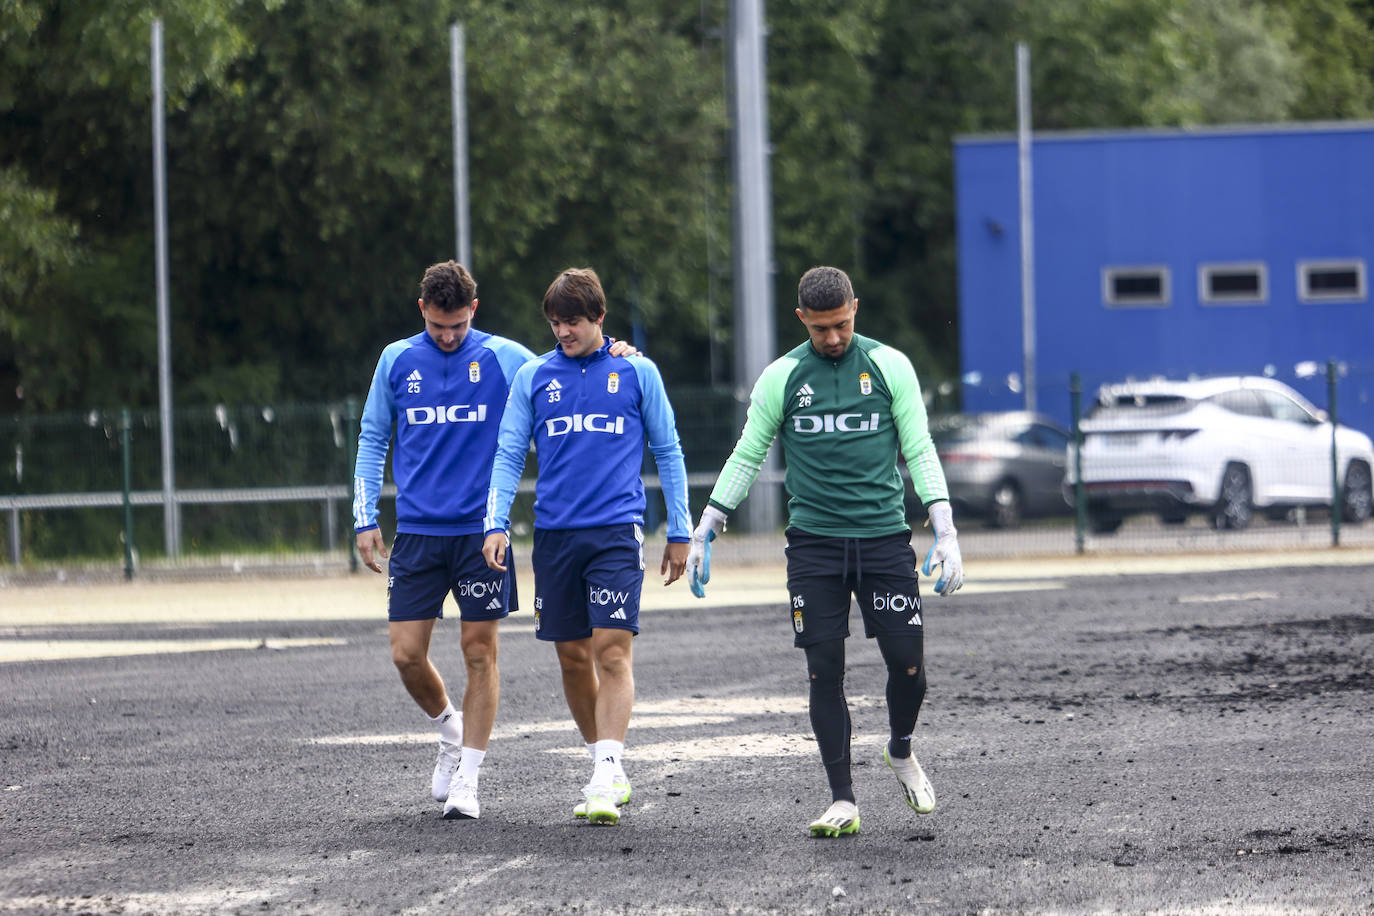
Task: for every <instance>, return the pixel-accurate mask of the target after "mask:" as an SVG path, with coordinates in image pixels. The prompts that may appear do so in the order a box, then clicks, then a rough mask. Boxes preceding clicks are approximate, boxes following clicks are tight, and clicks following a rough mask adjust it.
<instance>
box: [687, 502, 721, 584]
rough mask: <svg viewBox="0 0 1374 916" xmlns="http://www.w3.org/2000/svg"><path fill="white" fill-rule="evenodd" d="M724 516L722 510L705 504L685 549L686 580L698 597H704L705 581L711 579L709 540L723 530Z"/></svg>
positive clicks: (713, 538) (712, 539)
mask: <svg viewBox="0 0 1374 916" xmlns="http://www.w3.org/2000/svg"><path fill="white" fill-rule="evenodd" d="M725 518H726V516H725V513H724V512H722V511H720V510H719V509H717V508H716V507H715V506H707V507H706V508H705V509H703V510H702V511H701V521H700V522H699V523H698V524H697V528H696V530H695V531H693V532H692V546H691V547H690V548H689V549H688V550H687V581H688V584H689V585H691V587H692V594H693V595H696V596H697V597H698V598H705V597H706V583H707V582H710V581H711V542H712V541H714V540H715V539H716V535H718V534H720V533H721V532H722V531H724V530H725Z"/></svg>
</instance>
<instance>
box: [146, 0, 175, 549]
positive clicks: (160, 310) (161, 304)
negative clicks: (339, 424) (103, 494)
mask: <svg viewBox="0 0 1374 916" xmlns="http://www.w3.org/2000/svg"><path fill="white" fill-rule="evenodd" d="M164 120H165V115H164V112H163V105H162V20H161V19H154V20H153V223H154V242H155V245H156V247H157V400H158V416H159V419H160V421H161V426H162V535H163V541H164V543H165V544H166V549H167V556H169V557H177V556H179V555H180V554H181V517H180V513H179V512H178V511H177V502H176V466H175V464H174V463H173V458H172V442H173V437H172V339H171V331H170V328H171V304H170V301H169V296H168V291H167V143H166V139H165V136H164V131H163V126H164V124H163V122H164Z"/></svg>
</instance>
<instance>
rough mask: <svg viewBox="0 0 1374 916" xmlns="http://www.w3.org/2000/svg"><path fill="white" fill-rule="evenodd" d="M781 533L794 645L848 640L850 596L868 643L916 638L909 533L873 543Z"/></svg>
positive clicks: (917, 601)
mask: <svg viewBox="0 0 1374 916" xmlns="http://www.w3.org/2000/svg"><path fill="white" fill-rule="evenodd" d="M786 533H787V593H788V596H789V597H790V598H791V602H790V606H789V611H790V613H791V615H792V633H793V644H794V645H796V646H798V647H799V648H805V647H806V646H811V645H815V644H816V643H819V642H825V641H826V640H831V639H844V638H845V637H846V636H848V635H849V606H850V596H851V595H853V596H854V597H855V598H857V599H858V601H859V610H860V612H862V614H863V618H864V635H865V636H867V637H868V638H870V639H872V638H873V637H875V636H920V635H922V633H923V625H922V621H921V592H920V588H919V586H918V584H917V581H918V580H917V576H916V554H915V552H914V551H912V549H911V532H910V531H901V532H898V533H897V534H889V535H885V536H883V537H876V538H838V537H824V536H822V535H818V534H808V533H807V532H805V531H801V530H799V529H797V528H788V529H787V532H786Z"/></svg>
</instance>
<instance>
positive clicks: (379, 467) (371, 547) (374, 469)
mask: <svg viewBox="0 0 1374 916" xmlns="http://www.w3.org/2000/svg"><path fill="white" fill-rule="evenodd" d="M401 349H403V348H398V347H396V346H395V345H394V344H393V345H392V346H390V347H387V348H386V349H385V350H383V351H382V356H381V358H380V359H379V360H378V361H377V370H376V372H375V373H373V376H372V387H371V388H370V389H368V392H367V401H366V403H365V404H364V405H363V415H362V419H361V422H360V423H359V425H358V453H357V456H356V457H355V458H354V461H353V530H354V532H355V535H356V537H355V540H356V543H357V547H358V555H359V556H360V557H361V558H362V561H363V564H364V565H365V566H367V568H368V569H370V570H372V571H373V572H378V573H379V572H381V571H382V566H381V562H380V560H382V559H385V558H386V555H387V553H386V543H385V541H384V540H383V539H382V531H381V528H380V527H378V524H377V500H378V498H379V497H380V496H381V492H382V475H383V473H384V471H385V468H386V453H387V448H388V447H389V446H390V444H391V430H392V427H393V426H394V424H395V422H396V401H395V398H394V395H393V393H392V391H391V380H390V374H391V365H392V363H394V362H395V361H396V356H397V354H398V353H400V352H401Z"/></svg>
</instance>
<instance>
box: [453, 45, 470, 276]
mask: <svg viewBox="0 0 1374 916" xmlns="http://www.w3.org/2000/svg"><path fill="white" fill-rule="evenodd" d="M448 43H449V78H450V81H451V83H452V96H453V222H454V226H455V229H456V232H457V237H458V263H459V264H462V265H463V266H464V267H466V268H467V269H468V270H472V227H471V225H470V223H469V218H468V100H467V91H468V88H467V46H466V43H465V36H464V33H463V27H462V26H461V25H459V24H458V23H456V22H455V23H454V24H453V25H451V26H449V30H448Z"/></svg>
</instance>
